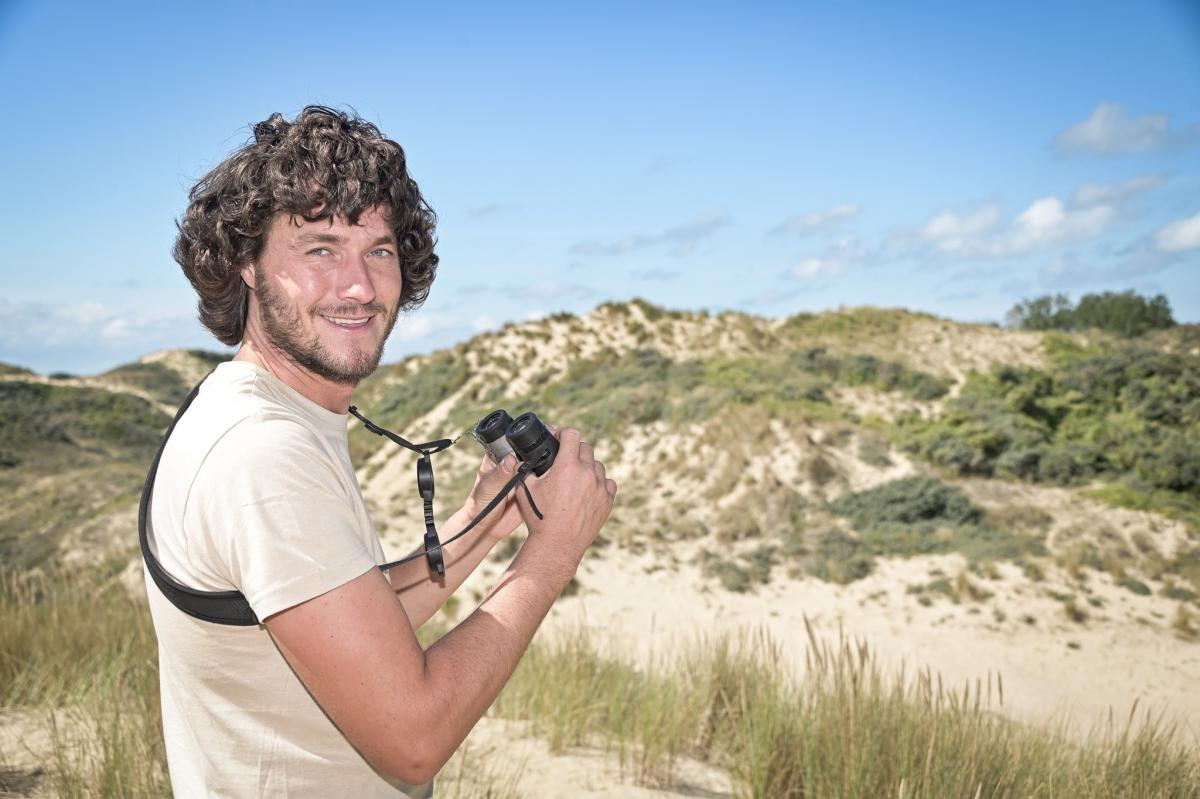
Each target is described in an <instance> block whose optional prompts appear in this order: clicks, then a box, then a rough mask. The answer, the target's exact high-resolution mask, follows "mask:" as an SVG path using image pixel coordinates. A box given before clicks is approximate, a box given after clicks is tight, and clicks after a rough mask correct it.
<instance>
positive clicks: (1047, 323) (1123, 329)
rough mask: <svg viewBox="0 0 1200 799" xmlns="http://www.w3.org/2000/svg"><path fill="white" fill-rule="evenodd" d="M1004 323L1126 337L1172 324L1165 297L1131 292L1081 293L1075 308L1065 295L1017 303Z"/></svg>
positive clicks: (1048, 296) (1041, 328)
mask: <svg viewBox="0 0 1200 799" xmlns="http://www.w3.org/2000/svg"><path fill="white" fill-rule="evenodd" d="M1006 320H1007V322H1008V324H1009V326H1011V327H1020V328H1024V329H1026V330H1088V329H1093V328H1095V329H1099V330H1104V331H1106V332H1109V333H1114V334H1116V335H1118V336H1124V337H1126V338H1132V337H1134V336H1140V335H1142V334H1143V333H1147V332H1149V331H1151V330H1161V329H1165V328H1169V327H1173V326H1174V325H1175V319H1174V318H1173V317H1172V316H1171V306H1170V303H1169V302H1168V301H1167V298H1166V296H1164V295H1162V294H1158V295H1155V296H1154V297H1152V298H1149V299H1147V298H1146V297H1143V296H1141V295H1139V294H1137V293H1135V292H1133V291H1132V290H1130V291H1122V292H1115V291H1105V292H1103V293H1100V294H1084V295H1083V296H1082V297H1081V298H1080V299H1079V304H1078V305H1077V306H1075V307H1072V306H1071V303H1070V301H1069V300H1068V299H1067V297H1066V295H1065V294H1057V295H1053V296H1051V295H1049V294H1047V295H1045V296H1042V297H1038V298H1036V299H1032V300H1023V301H1021V302H1019V303H1017V304H1016V305H1014V306H1013V307H1012V308H1011V309H1010V310H1009V312H1008V314H1007V317H1006Z"/></svg>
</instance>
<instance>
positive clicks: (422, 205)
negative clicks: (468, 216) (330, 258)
mask: <svg viewBox="0 0 1200 799" xmlns="http://www.w3.org/2000/svg"><path fill="white" fill-rule="evenodd" d="M188 199H189V200H190V202H189V204H188V208H187V211H185V212H184V214H183V217H182V218H181V219H180V220H179V222H178V223H177V227H178V228H179V238H178V239H176V241H175V247H174V250H173V253H172V254H173V255H174V256H175V260H176V261H177V262H178V263H179V265H180V266H181V267H182V268H183V273H184V274H185V275H186V276H187V279H188V280H189V281H190V282H191V284H192V286H193V287H194V288H195V289H196V293H197V294H199V295H200V302H199V310H200V321H201V322H202V323H203V324H204V326H205V327H207V328H208V329H209V330H211V331H212V332H213V334H214V335H215V336H216V337H217V338H218V339H220V340H221V342H223V343H225V344H230V345H233V344H237V343H238V342H240V341H241V340H242V334H243V332H244V330H245V327H246V308H247V301H248V299H249V295H250V289H249V287H248V286H247V285H246V283H245V282H244V281H243V280H242V278H241V274H240V268H241V266H242V265H244V264H248V263H253V262H254V261H255V260H256V259H257V258H258V256H259V254H260V253H261V252H262V249H263V246H264V244H265V243H266V236H265V235H264V234H265V233H266V231H267V228H268V227H269V225H270V223H271V220H272V219H273V218H274V217H275V215H276V214H279V213H284V214H294V215H296V216H301V217H303V218H304V219H306V220H308V221H309V222H315V221H317V220H322V219H332V218H334V217H344V218H345V219H346V220H347V221H348V222H349V223H350V224H352V225H353V224H357V222H358V218H359V216H360V215H361V214H362V213H363V212H365V211H367V210H369V209H371V208H374V207H376V206H380V205H383V206H386V207H387V208H388V210H389V220H390V222H391V226H392V233H393V234H394V235H395V237H396V242H397V244H398V248H399V258H400V269H401V274H402V278H403V286H402V289H401V294H400V310H402V311H408V310H412V309H413V308H416V307H418V306H420V305H421V303H423V302H424V301H425V298H426V297H428V296H429V287H430V285H431V284H432V283H433V278H434V276H435V275H436V273H437V264H438V257H437V255H436V254H435V253H434V251H433V250H434V245H435V244H436V243H437V240H436V238H435V237H434V228H435V226H436V224H437V216H436V215H435V214H434V212H433V209H432V208H430V207H429V205H428V203H426V202H425V199H424V198H423V197H422V196H421V191H420V189H419V188H418V187H417V184H416V181H414V180H413V179H412V178H411V177H410V176H409V174H408V170H407V169H406V167H405V158H404V150H403V149H402V148H401V147H400V145H399V144H397V143H396V142H394V141H392V140H391V139H386V138H384V137H383V134H382V133H380V132H379V128H377V127H375V125H372V124H371V123H370V122H366V121H364V120H362V119H360V118H359V117H357V116H352V115H350V114H346V113H343V112H341V111H336V110H334V109H332V108H326V107H324V106H319V105H310V106H308V107H307V108H305V109H304V110H303V111H301V112H300V113H299V115H297V117H296V119H295V121H293V122H288V121H287V120H286V119H284V117H283V116H282V115H281V114H272V115H271V116H270V118H268V119H266V120H265V121H263V122H259V123H258V124H257V125H255V126H254V138H253V140H251V141H248V142H247V143H246V144H245V146H243V147H242V148H241V149H239V150H237V151H236V152H234V153H233V154H232V155H230V156H229V157H228V158H226V159H225V160H224V161H222V162H221V163H220V164H219V165H218V166H217V167H216V168H215V169H213V170H212V171H211V172H209V173H208V174H207V175H205V176H204V177H203V178H201V179H200V180H199V182H197V183H196V185H195V186H193V187H192V190H191V192H189V194H188Z"/></svg>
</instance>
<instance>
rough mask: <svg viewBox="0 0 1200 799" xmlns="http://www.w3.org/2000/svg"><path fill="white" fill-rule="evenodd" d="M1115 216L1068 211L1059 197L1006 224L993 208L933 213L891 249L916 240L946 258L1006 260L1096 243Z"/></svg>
mask: <svg viewBox="0 0 1200 799" xmlns="http://www.w3.org/2000/svg"><path fill="white" fill-rule="evenodd" d="M1114 216H1115V209H1114V208H1113V207H1112V206H1111V205H1092V206H1089V207H1084V208H1068V207H1067V206H1065V205H1064V204H1063V202H1062V200H1060V199H1059V198H1057V197H1043V198H1041V199H1039V200H1035V201H1034V202H1033V203H1031V204H1030V205H1029V207H1027V208H1026V209H1025V210H1023V211H1021V213H1019V214H1017V216H1016V217H1015V218H1013V220H1012V221H1011V222H1009V223H1007V224H1004V221H1003V215H1002V214H1001V212H1000V207H999V206H998V205H996V204H995V203H989V204H987V205H984V206H982V207H980V208H979V209H978V210H976V211H974V212H971V213H965V214H963V213H956V212H952V211H945V212H943V213H940V214H935V215H934V216H932V217H930V219H929V220H928V221H927V222H926V223H925V224H923V225H921V226H920V227H919V228H917V229H916V230H915V231H907V232H902V233H900V234H898V235H896V236H893V239H892V242H891V245H892V246H893V247H903V246H905V245H911V243H912V241H913V240H914V239H915V240H916V241H917V242H919V243H920V244H922V245H924V247H925V248H928V249H932V250H933V251H934V252H937V253H942V254H945V255H956V256H962V257H974V258H1003V257H1006V256H1011V255H1023V254H1026V253H1030V252H1034V251H1037V250H1043V249H1049V248H1051V247H1055V246H1057V245H1059V244H1064V243H1067V242H1071V241H1080V240H1084V239H1090V238H1094V237H1096V236H1099V235H1100V234H1101V233H1103V232H1104V231H1105V230H1106V229H1107V227H1108V225H1109V223H1110V222H1111V221H1112V219H1113V217H1114Z"/></svg>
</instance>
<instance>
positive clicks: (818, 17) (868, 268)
mask: <svg viewBox="0 0 1200 799" xmlns="http://www.w3.org/2000/svg"><path fill="white" fill-rule="evenodd" d="M310 103H318V104H324V105H332V106H336V107H339V108H343V109H347V110H349V109H353V110H355V111H356V112H357V113H358V114H359V115H361V116H362V117H364V118H365V119H368V120H370V121H372V122H374V123H376V124H377V125H379V127H380V128H381V129H382V130H383V131H384V133H385V134H386V135H387V136H388V137H389V138H392V139H394V140H396V141H398V142H399V143H400V144H401V145H402V146H403V147H404V149H405V151H406V153H407V155H408V164H409V168H410V170H411V172H412V174H413V176H414V177H415V179H416V180H417V182H418V183H419V184H420V187H421V190H422V193H423V194H424V196H425V197H426V198H427V199H428V201H429V202H430V204H431V205H432V206H433V208H434V209H435V210H436V211H437V213H438V216H439V220H440V222H439V226H438V253H439V255H440V258H441V265H440V267H439V270H438V277H437V280H436V282H435V283H434V285H433V290H432V292H431V294H430V298H429V300H428V301H427V302H426V304H425V305H424V306H423V307H422V308H421V309H419V310H417V311H414V312H412V313H411V314H409V315H406V316H404V317H402V318H401V319H400V321H399V323H398V324H397V326H396V330H395V332H394V333H393V335H392V338H391V340H390V341H389V343H388V346H387V349H386V351H385V356H384V359H385V361H391V360H397V359H399V358H401V357H403V356H405V355H407V354H411V353H414V352H430V351H433V350H436V349H440V348H442V347H445V346H448V345H451V344H454V343H457V342H459V341H464V340H466V339H468V338H470V337H471V336H473V335H475V334H477V333H479V332H482V331H486V330H491V329H495V328H498V327H499V326H501V325H502V324H504V323H505V322H508V321H517V322H520V321H524V320H527V319H532V318H537V317H539V316H541V315H545V314H548V313H553V312H556V311H562V310H565V311H571V312H575V313H584V312H587V311H589V310H591V309H592V308H594V307H595V306H596V305H598V304H599V303H601V302H606V301H613V300H615V301H621V300H627V299H630V298H633V297H642V298H645V299H647V300H650V301H651V302H654V303H657V304H660V305H663V306H666V307H669V308H675V309H691V310H699V309H709V310H710V311H721V310H736V311H743V312H747V313H753V314H758V315H763V316H771V317H783V316H788V315H791V314H794V313H797V312H801V311H820V310H825V309H831V308H837V307H839V306H859V305H875V306H882V307H904V308H910V309H913V310H921V311H928V312H931V313H934V314H938V315H940V316H944V317H948V318H951V319H956V320H961V321H1002V320H1003V318H1004V314H1005V312H1006V311H1007V310H1008V309H1009V308H1010V307H1011V306H1012V305H1013V304H1014V303H1016V302H1017V301H1019V300H1021V299H1023V298H1027V297H1032V296H1039V295H1042V294H1047V293H1059V292H1062V293H1065V294H1067V295H1068V296H1070V297H1071V298H1072V299H1078V297H1079V296H1081V295H1082V294H1085V293H1089V292H1097V291H1107V290H1116V291H1119V290H1125V289H1134V290H1136V291H1139V292H1142V293H1145V294H1158V293H1163V294H1166V295H1167V297H1168V299H1169V300H1170V303H1171V306H1172V308H1173V310H1174V313H1175V318H1176V319H1177V320H1178V321H1181V322H1197V321H1200V0H1141V2H1125V3H1107V2H1099V1H1098V0H1086V1H1084V0H1040V2H1023V1H1020V0H1018V1H1015V2H1008V3H990V4H983V3H963V2H961V1H960V2H938V3H931V2H910V3H902V4H901V3H885V2H873V3H868V2H847V3H811V2H791V3H778V4H775V3H743V4H736V6H735V5H734V4H729V3H719V4H718V3H712V4H708V3H701V2H689V3H658V4H624V3H619V2H618V3H607V4H586V5H585V4H564V3H554V4H549V3H548V4H538V3H526V4H497V3H453V4H452V3H441V4H422V5H419V6H418V5H415V4H409V3H403V2H395V1H394V0H393V1H392V2H385V3H372V2H360V3H354V4H337V5H335V4H332V3H315V2H303V1H293V2H287V3H271V2H265V1H256V2H223V1H222V0H212V1H210V2H204V3H200V2H179V3H153V4H151V3H146V4H129V3H120V2H113V3H90V4H84V3H55V2H22V0H0V104H2V107H3V108H4V109H5V110H6V114H5V119H4V122H3V124H0V186H3V191H0V232H2V233H3V237H4V240H5V246H4V248H3V254H2V255H0V361H4V362H8V363H15V364H19V365H22V366H26V367H29V368H32V369H34V370H36V371H38V372H42V373H51V372H56V371H65V372H71V373H76V374H91V373H96V372H100V371H103V370H105V369H109V368H111V367H113V366H116V365H118V364H121V363H126V362H129V361H131V360H134V359H136V358H137V357H139V356H141V355H143V354H146V353H148V352H151V351H153V350H158V349H162V348H167V347H200V348H205V349H210V350H216V351H220V350H222V349H223V348H222V347H221V345H220V344H219V343H218V342H217V341H216V339H215V338H213V337H212V336H211V334H209V333H208V332H207V331H205V330H204V328H203V327H202V326H201V325H200V324H199V322H198V321H196V314H195V295H194V293H193V291H192V289H191V287H190V286H189V285H188V283H187V281H186V279H185V278H184V277H183V275H182V273H181V271H180V270H179V268H178V266H177V265H176V264H175V262H174V261H173V260H172V258H171V254H170V253H171V247H172V244H173V242H174V238H175V235H176V229H175V220H176V219H177V218H178V217H179V215H180V213H181V212H182V211H183V209H184V207H185V206H186V203H187V193H188V190H189V189H190V187H191V186H192V185H193V184H194V183H195V182H196V181H197V180H199V179H200V178H201V177H202V176H203V175H204V174H205V173H206V172H208V170H210V169H212V168H213V167H214V166H216V165H217V164H218V163H220V161H221V160H222V159H223V158H225V157H226V156H227V155H229V154H230V153H231V152H232V151H234V150H235V149H237V148H238V147H240V146H241V145H242V144H244V143H245V142H246V141H247V140H248V138H249V136H250V130H251V127H252V126H253V124H254V123H255V122H258V121H260V120H263V119H266V118H267V117H268V116H269V115H270V114H271V113H272V112H276V111H278V112H281V113H283V114H284V115H286V116H288V117H291V116H293V115H294V114H295V113H296V112H298V111H299V110H300V109H301V108H303V107H304V106H305V105H307V104H310Z"/></svg>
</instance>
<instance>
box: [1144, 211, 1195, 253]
mask: <svg viewBox="0 0 1200 799" xmlns="http://www.w3.org/2000/svg"><path fill="white" fill-rule="evenodd" d="M1154 246H1155V248H1156V249H1157V250H1158V251H1159V252H1184V251H1186V250H1198V249H1200V213H1197V214H1196V215H1195V216H1189V217H1188V218H1186V219H1180V220H1177V221H1175V222H1172V223H1171V224H1169V225H1167V226H1166V227H1164V228H1163V229H1162V230H1160V231H1158V232H1157V233H1155V234H1154Z"/></svg>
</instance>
